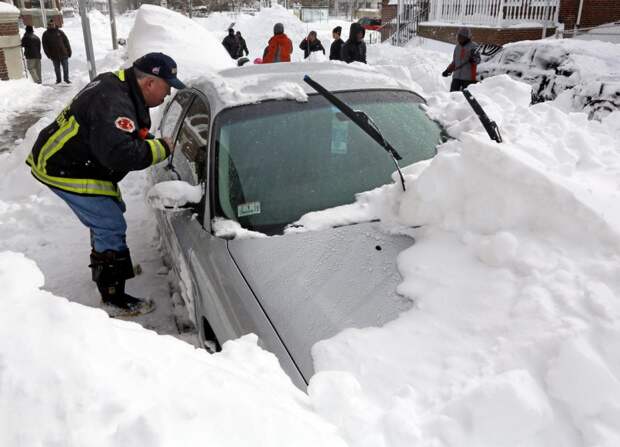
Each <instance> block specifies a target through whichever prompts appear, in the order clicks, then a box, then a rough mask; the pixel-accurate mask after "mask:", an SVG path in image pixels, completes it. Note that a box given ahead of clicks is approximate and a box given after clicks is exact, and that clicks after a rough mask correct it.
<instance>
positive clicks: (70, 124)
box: [39, 116, 80, 172]
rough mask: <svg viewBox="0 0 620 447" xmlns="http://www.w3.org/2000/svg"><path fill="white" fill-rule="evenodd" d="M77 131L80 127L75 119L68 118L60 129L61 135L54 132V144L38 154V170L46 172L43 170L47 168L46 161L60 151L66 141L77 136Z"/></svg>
mask: <svg viewBox="0 0 620 447" xmlns="http://www.w3.org/2000/svg"><path fill="white" fill-rule="evenodd" d="M79 130H80V125H79V124H78V123H77V121H76V120H75V117H73V116H72V117H71V118H69V121H67V122H66V124H65V125H64V126H63V127H62V132H61V133H58V132H56V133H55V134H54V135H56V138H55V143H54V144H53V145H50V146H48V147H47V149H46V148H45V146H44V147H43V149H42V150H41V153H40V154H39V168H40V169H41V170H42V171H43V172H47V171H46V169H45V168H46V166H47V160H49V159H50V158H52V156H53V155H54V154H55V153H56V152H58V151H59V150H61V149H62V148H63V147H64V145H65V143H66V142H67V141H69V140H70V139H71V138H73V137H74V136H75V135H77V133H78V131H79ZM46 145H47V144H46Z"/></svg>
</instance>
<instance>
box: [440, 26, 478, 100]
mask: <svg viewBox="0 0 620 447" xmlns="http://www.w3.org/2000/svg"><path fill="white" fill-rule="evenodd" d="M456 38H457V40H458V43H457V45H456V47H454V56H453V58H452V62H451V63H450V65H448V68H446V69H445V70H444V72H443V73H442V74H441V75H442V76H443V77H448V76H450V74H452V84H450V91H451V92H458V91H460V90H463V89H465V88H467V86H468V85H470V84H475V83H476V74H477V73H476V70H477V67H478V64H479V63H480V54H478V45H477V44H475V43H474V42H472V41H471V30H470V29H469V28H467V27H461V28H459V30H458V32H457V33H456Z"/></svg>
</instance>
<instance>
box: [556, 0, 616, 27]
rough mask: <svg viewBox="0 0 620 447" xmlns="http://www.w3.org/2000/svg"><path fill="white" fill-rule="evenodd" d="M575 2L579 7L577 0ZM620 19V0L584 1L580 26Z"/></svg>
mask: <svg viewBox="0 0 620 447" xmlns="http://www.w3.org/2000/svg"><path fill="white" fill-rule="evenodd" d="M575 3H576V4H577V5H576V6H577V9H578V8H579V3H578V2H577V1H576V2H575ZM560 11H561V10H560ZM618 20H620V0H584V1H583V10H582V11H581V23H580V28H587V27H591V26H598V25H603V24H604V23H610V22H616V21H618Z"/></svg>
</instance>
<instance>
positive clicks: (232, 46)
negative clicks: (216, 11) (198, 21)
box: [222, 23, 366, 64]
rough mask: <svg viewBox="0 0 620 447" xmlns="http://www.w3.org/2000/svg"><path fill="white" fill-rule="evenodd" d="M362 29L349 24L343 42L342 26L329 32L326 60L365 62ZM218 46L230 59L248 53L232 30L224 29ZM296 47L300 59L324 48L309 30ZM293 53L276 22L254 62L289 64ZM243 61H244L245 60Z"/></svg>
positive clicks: (281, 28) (291, 44)
mask: <svg viewBox="0 0 620 447" xmlns="http://www.w3.org/2000/svg"><path fill="white" fill-rule="evenodd" d="M364 34H365V30H364V28H363V27H362V26H361V25H360V24H359V23H352V24H351V28H350V30H349V38H348V40H347V41H346V42H345V41H343V40H342V38H341V35H342V27H340V26H337V27H336V28H334V29H333V30H332V37H333V39H334V40H333V42H332V44H331V47H330V51H329V60H337V61H343V62H346V63H351V62H362V63H364V64H365V63H366V43H365V42H364ZM222 45H223V46H224V48H226V50H227V51H228V54H229V55H230V57H232V58H233V59H239V58H241V57H243V56H244V54H245V56H247V55H248V54H249V51H248V47H247V45H246V42H245V40H244V39H243V37H241V33H240V32H239V31H237V32H236V33H235V31H234V29H233V28H229V29H228V35H227V36H226V37H225V38H224V40H223V41H222ZM299 48H300V49H301V50H302V51H303V52H304V59H307V58H308V57H310V55H311V54H312V53H314V52H319V51H320V52H323V54H325V48H324V47H323V44H322V43H321V41H320V40H319V39H318V37H317V33H316V31H310V32H309V33H308V36H307V37H305V38H304V39H303V40H302V41H301V43H300V44H299ZM292 53H293V42H292V41H291V39H290V38H289V37H288V36H287V35H286V34H285V33H284V25H283V24H282V23H276V24H275V25H274V27H273V36H272V37H271V38H270V39H269V42H268V44H267V46H266V47H265V50H264V51H263V57H262V58H259V59H257V60H255V62H256V63H263V64H271V63H277V62H290V61H291V54H292ZM246 60H247V59H246Z"/></svg>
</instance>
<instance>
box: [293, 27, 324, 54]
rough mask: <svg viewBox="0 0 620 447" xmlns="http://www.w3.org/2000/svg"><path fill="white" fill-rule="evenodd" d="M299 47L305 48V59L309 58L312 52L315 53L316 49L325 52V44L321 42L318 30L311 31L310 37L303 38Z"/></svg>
mask: <svg viewBox="0 0 620 447" xmlns="http://www.w3.org/2000/svg"><path fill="white" fill-rule="evenodd" d="M299 48H301V49H302V50H304V59H308V57H310V53H314V52H315V51H322V52H323V54H325V48H323V44H321V41H320V40H319V39H317V38H316V31H310V33H309V34H308V37H306V38H305V39H304V40H302V41H301V43H300V44H299Z"/></svg>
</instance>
